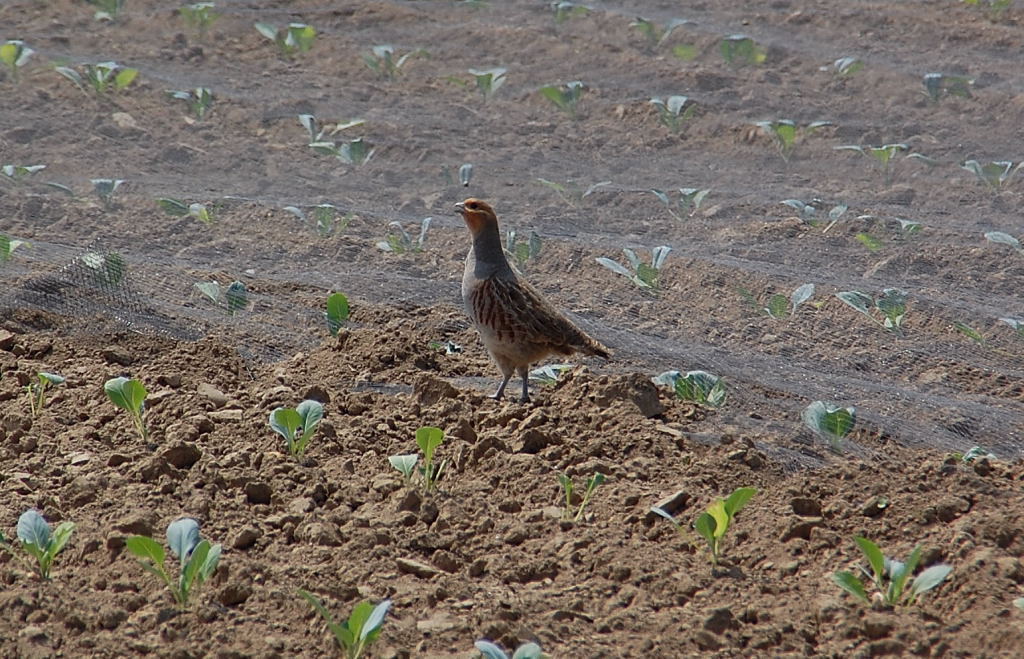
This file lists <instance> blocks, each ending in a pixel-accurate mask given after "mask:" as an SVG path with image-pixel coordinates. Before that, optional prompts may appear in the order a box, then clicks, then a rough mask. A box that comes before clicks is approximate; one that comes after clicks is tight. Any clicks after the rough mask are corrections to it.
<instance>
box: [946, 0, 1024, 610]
mask: <svg viewBox="0 0 1024 659" xmlns="http://www.w3.org/2000/svg"><path fill="white" fill-rule="evenodd" d="M961 2H963V3H964V4H968V5H973V6H987V7H988V19H989V20H990V21H992V22H994V23H995V22H998V21H1000V20H1001V19H1002V18H1003V15H1004V14H1005V13H1006V11H1007V10H1008V9H1009V8H1010V6H1011V5H1012V4H1013V0H961ZM1022 608H1024V607H1022Z"/></svg>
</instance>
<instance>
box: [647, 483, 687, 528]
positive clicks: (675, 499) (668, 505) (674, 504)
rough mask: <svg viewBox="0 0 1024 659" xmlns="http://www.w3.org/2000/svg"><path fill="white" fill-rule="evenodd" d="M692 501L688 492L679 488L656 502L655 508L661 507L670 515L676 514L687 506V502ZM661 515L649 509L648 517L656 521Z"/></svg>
mask: <svg viewBox="0 0 1024 659" xmlns="http://www.w3.org/2000/svg"><path fill="white" fill-rule="evenodd" d="M688 503H690V495H689V494H687V492H686V490H678V491H676V492H673V493H672V494H670V495H668V496H667V497H665V498H664V499H662V500H660V501H658V502H657V503H655V504H654V507H655V508H661V509H662V510H664V511H665V512H667V513H668V514H669V515H675V514H676V513H678V512H679V511H680V510H683V509H684V508H686V504H688ZM658 517H659V515H658V514H657V513H654V512H650V511H648V513H647V519H648V520H650V521H654V520H656V519H658Z"/></svg>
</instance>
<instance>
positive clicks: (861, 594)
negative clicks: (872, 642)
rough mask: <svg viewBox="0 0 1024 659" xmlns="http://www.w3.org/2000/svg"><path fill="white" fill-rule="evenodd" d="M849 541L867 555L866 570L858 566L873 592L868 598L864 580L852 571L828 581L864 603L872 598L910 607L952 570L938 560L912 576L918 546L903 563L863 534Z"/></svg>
mask: <svg viewBox="0 0 1024 659" xmlns="http://www.w3.org/2000/svg"><path fill="white" fill-rule="evenodd" d="M853 541H854V542H856V543H857V546H858V547H860V550H861V551H862V552H863V553H864V556H865V557H866V558H867V561H868V566H869V567H870V570H869V569H867V568H865V567H864V566H863V565H861V566H858V567H859V568H860V571H861V573H862V574H863V576H864V577H866V578H867V581H868V583H871V584H874V586H875V588H876V589H877V592H876V593H875V594H874V595H872V596H871V597H869V596H868V593H867V590H866V589H865V588H864V582H862V581H861V580H860V578H859V577H858V576H857V575H855V574H854V573H852V572H847V571H845V570H844V571H839V572H836V573H835V574H833V575H832V580H833V581H834V582H835V583H836V585H838V586H839V587H840V588H842V589H843V590H845V591H846V592H848V593H850V594H851V595H853V596H854V597H856V598H857V599H858V600H860V601H861V602H863V603H864V604H868V605H870V604H871V601H872V599H877V600H879V601H881V602H882V603H883V604H885V605H887V606H898V605H903V606H913V605H914V604H915V603H916V602H917V601H918V600H919V599H920V598H921V595H923V594H924V593H926V592H928V591H929V590H932V589H933V588H935V587H937V586H938V585H939V584H941V583H942V582H943V581H945V580H946V577H948V576H949V574H950V573H951V572H952V571H953V568H952V567H951V566H949V565H946V564H944V563H939V564H936V565H932V566H931V567H929V568H927V569H925V570H923V571H922V572H921V573H920V574H918V575H917V576H913V574H914V571H915V570H916V569H917V566H918V563H920V562H921V547H920V546H918V547H914V551H912V552H910V558H908V559H907V561H906V563H904V562H901V561H898V560H896V559H894V558H889V557H887V556H885V555H884V554H882V550H881V549H879V548H878V545H876V544H875V543H874V542H872V541H870V540H868V539H867V538H865V537H862V536H856V537H854V539H853Z"/></svg>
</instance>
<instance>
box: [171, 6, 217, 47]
mask: <svg viewBox="0 0 1024 659" xmlns="http://www.w3.org/2000/svg"><path fill="white" fill-rule="evenodd" d="M215 6H216V5H215V4H214V3H212V2H196V3H193V4H191V5H185V6H184V7H182V8H181V9H179V10H178V14H179V15H180V16H181V20H183V21H184V22H185V25H186V26H188V27H189V28H191V29H193V30H196V31H197V32H199V37H200V38H202V37H205V36H206V33H207V32H208V31H209V29H210V26H211V25H213V22H214V21H216V20H217V19H218V18H220V14H218V13H216V12H215V11H213V8H214V7H215Z"/></svg>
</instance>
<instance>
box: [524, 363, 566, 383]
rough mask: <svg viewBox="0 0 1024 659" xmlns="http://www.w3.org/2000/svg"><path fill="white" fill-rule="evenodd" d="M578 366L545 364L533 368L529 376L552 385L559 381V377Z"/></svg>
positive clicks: (535, 380)
mask: <svg viewBox="0 0 1024 659" xmlns="http://www.w3.org/2000/svg"><path fill="white" fill-rule="evenodd" d="M575 367H576V366H575V364H545V365H543V366H539V367H537V368H535V369H532V370H531V371H530V372H529V373H528V374H527V377H528V378H529V379H530V380H533V381H534V382H538V383H540V384H541V385H542V386H545V387H547V386H552V385H555V384H557V383H558V379H559V378H560V377H562V376H563V375H564V374H566V373H568V372H569V371H571V370H572V369H574V368H575Z"/></svg>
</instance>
